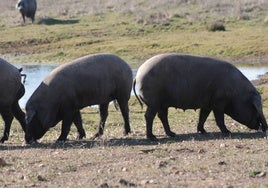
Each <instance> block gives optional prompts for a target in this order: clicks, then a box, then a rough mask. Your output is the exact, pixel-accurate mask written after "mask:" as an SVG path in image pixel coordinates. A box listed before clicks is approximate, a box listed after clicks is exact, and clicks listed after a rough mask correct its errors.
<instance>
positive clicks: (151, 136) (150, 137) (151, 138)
mask: <svg viewBox="0 0 268 188" xmlns="http://www.w3.org/2000/svg"><path fill="white" fill-rule="evenodd" d="M147 139H149V140H151V141H157V140H158V139H157V138H156V137H155V136H154V135H147Z"/></svg>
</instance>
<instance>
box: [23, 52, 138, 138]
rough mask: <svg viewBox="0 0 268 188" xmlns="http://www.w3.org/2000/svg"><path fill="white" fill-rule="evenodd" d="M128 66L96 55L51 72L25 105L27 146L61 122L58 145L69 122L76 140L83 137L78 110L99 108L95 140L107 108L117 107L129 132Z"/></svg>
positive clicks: (106, 113) (130, 74) (130, 82)
mask: <svg viewBox="0 0 268 188" xmlns="http://www.w3.org/2000/svg"><path fill="white" fill-rule="evenodd" d="M132 81H133V80H132V71H131V69H130V67H129V65H128V64H127V63H126V62H124V61H123V60H122V59H121V58H119V57H118V56H116V55H113V54H95V55H89V56H85V57H82V58H79V59H77V60H75V61H72V62H70V63H66V64H63V65H61V66H59V67H57V68H56V69H54V70H53V71H52V72H51V73H50V74H49V75H48V76H46V78H45V79H44V81H43V82H42V83H41V84H40V85H39V87H38V88H37V89H36V90H35V92H34V93H33V94H32V96H31V97H30V99H29V100H28V101H27V104H26V122H27V131H26V135H25V140H26V143H31V142H33V141H36V140H37V139H39V138H41V137H42V136H43V135H44V134H45V133H46V132H47V130H48V129H49V128H50V127H53V126H55V125H56V124H57V123H58V122H59V121H61V120H62V130H61V135H60V137H59V138H58V141H65V140H66V139H67V135H68V133H69V131H70V126H71V124H72V122H74V124H75V125H76V127H77V128H78V132H79V134H80V135H79V138H81V137H83V136H84V135H85V131H84V129H83V127H82V120H81V114H80V111H79V110H80V109H82V108H84V107H86V106H90V105H95V104H99V112H100V123H99V130H98V132H97V133H96V134H95V135H94V138H95V137H98V136H101V135H102V134H103V129H104V125H105V121H106V118H107V116H108V105H109V102H110V101H112V100H116V101H117V102H118V104H119V107H120V110H121V112H122V115H123V118H124V122H125V132H124V133H125V134H128V133H129V132H130V126H129V114H128V113H129V109H128V100H129V98H130V92H131V87H132Z"/></svg>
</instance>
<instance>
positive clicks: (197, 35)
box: [0, 0, 268, 67]
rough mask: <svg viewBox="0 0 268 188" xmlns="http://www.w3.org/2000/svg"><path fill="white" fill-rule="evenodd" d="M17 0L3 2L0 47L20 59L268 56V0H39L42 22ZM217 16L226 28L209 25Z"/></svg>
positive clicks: (251, 59) (134, 61)
mask: <svg viewBox="0 0 268 188" xmlns="http://www.w3.org/2000/svg"><path fill="white" fill-rule="evenodd" d="M238 2H239V3H238ZM15 4H16V1H14V0H10V1H1V3H0V12H1V13H0V25H1V26H2V27H1V28H0V46H1V47H0V54H1V55H2V56H3V55H5V56H6V57H7V58H9V59H11V60H12V61H16V62H65V61H69V60H72V59H74V58H77V57H80V56H83V55H86V54H90V53H101V52H112V53H116V54H118V55H120V56H121V57H122V58H124V59H125V60H127V61H129V62H131V64H132V66H134V67H137V66H139V64H140V63H142V62H143V61H144V60H145V59H147V58H149V57H151V56H152V55H155V54H158V53H164V52H183V53H192V54H200V55H208V56H217V57H220V58H226V59H241V58H242V59H243V60H242V61H244V59H246V61H249V62H253V63H254V60H255V59H256V58H258V59H262V61H265V60H267V56H268V43H267V41H268V35H267V33H268V23H267V22H268V15H267V10H268V3H267V2H266V1H263V0H249V1H237V2H233V1H231V0H224V1H221V0H216V1H212V0H207V1H201V0H192V1H190V0H189V1H183V0H181V1H171V0H169V1H160V0H158V1H152V0H143V1H141V0H140V1H134V0H130V1H115V0H114V1H108V0H104V1H93V0H79V1H71V0H65V1H63V0H59V1H56V2H55V1H53V0H39V1H38V10H37V13H36V21H35V23H34V24H31V23H30V21H29V20H28V22H27V23H26V24H25V25H23V24H22V19H21V16H20V14H19V12H18V11H17V10H16V9H15ZM215 21H218V22H220V23H221V24H223V25H224V27H225V29H226V31H217V32H211V31H208V29H207V28H208V27H210V26H211V25H212V24H213V23H214V22H215ZM248 59H249V60H248Z"/></svg>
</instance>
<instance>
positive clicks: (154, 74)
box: [133, 53, 267, 139]
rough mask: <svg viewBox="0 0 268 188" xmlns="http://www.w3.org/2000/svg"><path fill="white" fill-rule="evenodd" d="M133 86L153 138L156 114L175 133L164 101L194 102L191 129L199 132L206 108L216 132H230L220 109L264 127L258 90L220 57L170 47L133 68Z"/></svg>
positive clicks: (187, 104)
mask: <svg viewBox="0 0 268 188" xmlns="http://www.w3.org/2000/svg"><path fill="white" fill-rule="evenodd" d="M136 84H137V88H138V91H139V94H138V95H139V96H137V94H136V92H135V85H136ZM133 89H134V92H135V95H136V97H137V98H138V99H139V101H140V99H141V100H142V101H143V102H144V103H145V104H146V105H147V110H146V113H145V119H146V129H147V138H149V139H156V137H155V136H154V135H153V133H152V124H153V119H154V117H155V115H156V114H158V117H159V118H160V120H161V122H162V124H163V126H164V129H165V132H166V134H167V135H168V136H171V137H173V136H175V133H173V132H172V131H171V130H170V127H169V123H168V119H167V114H168V108H169V107H175V108H181V109H183V110H185V109H199V108H200V115H199V122H198V127H197V130H198V132H201V133H205V132H206V131H205V129H204V123H205V121H206V119H207V117H208V115H209V113H210V112H211V111H213V113H214V115H215V119H216V123H217V125H218V126H219V128H220V130H221V132H222V133H230V132H229V130H228V129H227V128H226V126H225V124H224V114H227V115H229V116H231V117H232V118H233V119H234V120H236V121H238V122H240V123H242V124H244V125H246V126H247V127H249V128H251V129H256V130H257V129H259V128H262V130H263V131H264V132H265V131H266V129H267V123H266V120H265V118H264V115H263V112H262V102H261V97H260V95H259V93H258V91H257V90H256V89H255V88H254V86H253V85H252V84H251V82H250V81H249V80H248V79H247V78H246V77H245V76H244V75H243V74H242V73H241V72H240V71H239V70H238V69H237V68H236V67H235V66H233V65H231V64H229V63H227V62H225V61H222V60H218V59H212V58H208V57H199V56H192V55H183V54H176V53H172V54H162V55H157V56H154V57H152V58H150V59H149V60H147V61H146V62H145V63H144V64H143V65H141V67H140V68H139V69H138V72H137V75H136V78H135V80H134V84H133ZM140 103H141V101H140Z"/></svg>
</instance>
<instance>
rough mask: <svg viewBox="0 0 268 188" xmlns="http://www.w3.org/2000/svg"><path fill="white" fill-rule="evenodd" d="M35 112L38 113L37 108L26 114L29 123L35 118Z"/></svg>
mask: <svg viewBox="0 0 268 188" xmlns="http://www.w3.org/2000/svg"><path fill="white" fill-rule="evenodd" d="M35 114H36V111H35V110H29V111H28V112H27V114H26V123H27V124H29V123H30V122H31V121H32V120H33V118H34V116H35Z"/></svg>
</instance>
